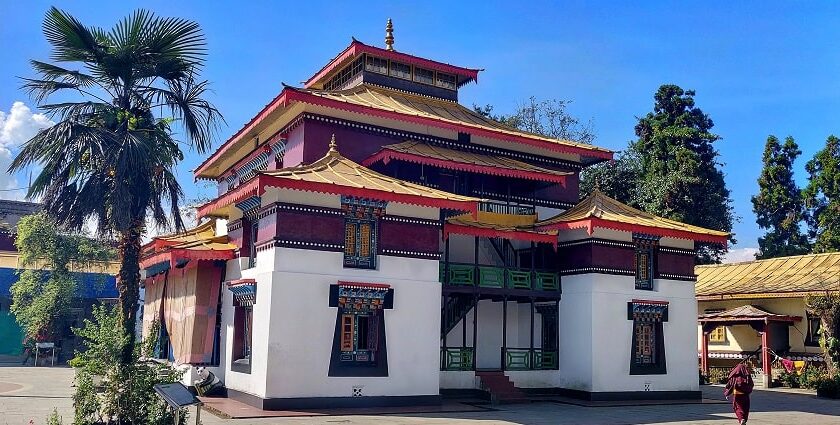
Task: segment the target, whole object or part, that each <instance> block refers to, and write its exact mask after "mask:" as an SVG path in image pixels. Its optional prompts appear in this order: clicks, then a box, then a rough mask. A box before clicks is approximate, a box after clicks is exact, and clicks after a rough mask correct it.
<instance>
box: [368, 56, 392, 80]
mask: <svg viewBox="0 0 840 425" xmlns="http://www.w3.org/2000/svg"><path fill="white" fill-rule="evenodd" d="M365 69H366V70H368V71H371V72H376V73H379V74H385V75H388V59H382V58H378V57H376V56H368V57H367V62H365Z"/></svg>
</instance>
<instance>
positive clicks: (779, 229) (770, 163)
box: [752, 135, 810, 259]
mask: <svg viewBox="0 0 840 425" xmlns="http://www.w3.org/2000/svg"><path fill="white" fill-rule="evenodd" d="M801 154H802V151H800V150H799V146H798V145H797V144H796V141H794V140H793V137H790V136H788V137H787V138H786V139H785V143H784V145H782V144H781V143H779V139H777V138H776V136H773V135H771V136H769V137H767V143H766V144H765V146H764V157H763V159H762V161H763V163H764V167H763V168H762V170H761V176H760V177H759V178H758V187H759V192H758V195H755V196H753V197H752V204H753V212H755V215H756V223H758V226H759V227H760V228H762V229H766V230H767V233H765V234H764V236H763V237H760V238H758V248H759V250H758V254H756V258H757V259H763V258H775V257H784V256H788V255H801V254H806V253H808V252H809V250H810V247H809V246H808V239H807V237H806V236H805V235H804V234H803V233H802V230H801V229H800V224H801V223H802V221H803V220H804V219H805V204H804V201H803V199H802V192H801V190H800V189H799V187H797V185H796V182H795V181H794V180H793V162H794V161H795V160H796V158H797V157H798V156H799V155H801Z"/></svg>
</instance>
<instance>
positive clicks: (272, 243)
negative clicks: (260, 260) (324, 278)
mask: <svg viewBox="0 0 840 425" xmlns="http://www.w3.org/2000/svg"><path fill="white" fill-rule="evenodd" d="M275 247H282V248H297V249H312V250H315V251H344V246H342V245H338V244H331V243H323V242H310V241H292V240H287V239H272V240H269V241H266V242H260V243H259V244H257V246H256V249H257V252H261V251H265V250H267V249H271V248H275Z"/></svg>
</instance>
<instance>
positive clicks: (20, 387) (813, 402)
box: [0, 367, 840, 425]
mask: <svg viewBox="0 0 840 425" xmlns="http://www.w3.org/2000/svg"><path fill="white" fill-rule="evenodd" d="M72 378H73V371H72V370H71V369H68V368H33V367H0V425H5V424H15V425H17V424H29V423H30V421H32V423H33V424H44V423H45V419H46V417H47V416H48V415H49V414H50V413H51V412H52V410H53V408H56V409H58V412H59V413H60V414H61V415H62V416H63V417H64V423H65V424H70V423H72V417H73V415H72V412H73V407H72V400H71V399H70V394H71V391H72V388H71V385H72ZM704 391H705V395H706V397H707V398H710V399H722V395H721V388H719V387H705V388H704ZM201 419H202V422H203V423H204V424H205V425H213V424H228V425H230V424H234V425H242V424H252V423H253V424H301V425H302V424H313V425H314V424H348V425H353V424H424V425H426V424H472V425H491V424H492V425H495V424H522V425H560V424H576V425H577V424H582V425H583V424H697V425H700V424H734V423H735V419H734V415H733V414H732V413H731V410H730V406H729V405H728V404H702V405H700V404H689V405H657V406H630V407H582V406H574V405H568V404H559V403H548V402H547V403H532V404H524V405H506V406H501V407H500V408H498V409H496V410H492V411H482V412H469V413H435V414H429V413H426V414H410V415H398V416H320V417H306V418H267V419H239V420H224V419H220V418H218V417H215V416H213V415H211V414H209V413H207V412H203V414H202V417H201ZM191 423H192V422H191ZM750 424H751V425H759V424H765V425H766V424H774V425H787V424H796V425H823V424H834V425H836V424H840V400H822V399H817V398H816V397H814V396H813V395H809V394H805V393H802V392H781V391H756V392H755V393H754V396H753V414H752V417H751V418H750Z"/></svg>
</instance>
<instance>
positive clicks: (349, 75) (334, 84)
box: [324, 58, 387, 90]
mask: <svg viewBox="0 0 840 425" xmlns="http://www.w3.org/2000/svg"><path fill="white" fill-rule="evenodd" d="M363 64H364V62H363V59H362V58H359V59H356V61H355V62H353V64H351V65H350V66H347V67H345V68H344V69H342V70H341V71H339V72H338V74H336V75H335V76H334V77H332V78H330V80H329V81H327V82H326V84H324V90H339V89H341V88H342V87H344V85H345V84H347V82H349V81H350V80H352V79H354V78H355V77H356V76H357V75H359V74H360V73H361V72H362V66H363ZM386 65H387V62H386ZM385 69H387V66H386V68H385Z"/></svg>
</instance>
